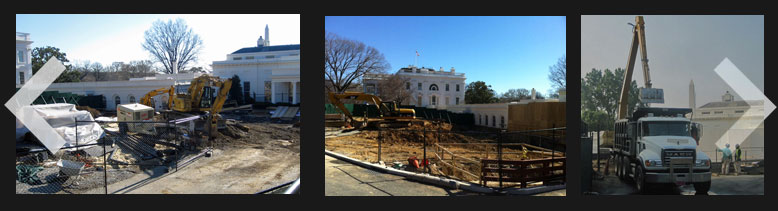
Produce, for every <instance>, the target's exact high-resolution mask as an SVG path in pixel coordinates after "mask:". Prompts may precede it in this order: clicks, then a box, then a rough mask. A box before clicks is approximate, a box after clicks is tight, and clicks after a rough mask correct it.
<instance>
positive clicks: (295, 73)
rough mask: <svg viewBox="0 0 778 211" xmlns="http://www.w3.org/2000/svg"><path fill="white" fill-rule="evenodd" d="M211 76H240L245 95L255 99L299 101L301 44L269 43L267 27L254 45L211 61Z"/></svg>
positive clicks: (296, 102) (272, 101)
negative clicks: (222, 58)
mask: <svg viewBox="0 0 778 211" xmlns="http://www.w3.org/2000/svg"><path fill="white" fill-rule="evenodd" d="M212 68H213V75H215V76H219V77H221V78H232V77H233V76H234V75H237V76H238V77H240V80H241V88H242V89H243V94H244V96H250V97H252V98H254V100H255V101H256V102H270V103H290V104H298V103H300V45H299V44H295V45H270V28H269V26H267V25H265V35H264V36H259V39H257V46H254V47H246V48H241V49H239V50H237V51H235V52H232V53H231V54H228V55H227V60H224V61H214V62H213V65H212Z"/></svg>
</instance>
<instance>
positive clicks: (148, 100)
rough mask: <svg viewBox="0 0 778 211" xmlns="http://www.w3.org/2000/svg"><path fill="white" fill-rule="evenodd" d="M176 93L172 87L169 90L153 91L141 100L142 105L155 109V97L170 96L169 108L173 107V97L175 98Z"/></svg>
mask: <svg viewBox="0 0 778 211" xmlns="http://www.w3.org/2000/svg"><path fill="white" fill-rule="evenodd" d="M175 91H176V89H175V88H174V87H173V86H170V87H169V88H159V89H155V90H152V91H150V92H149V93H146V95H144V96H143V98H141V99H140V104H143V105H146V106H148V107H152V108H154V104H155V103H154V96H157V95H162V94H168V102H167V108H170V107H171V105H173V96H175Z"/></svg>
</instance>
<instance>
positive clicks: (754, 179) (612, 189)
mask: <svg viewBox="0 0 778 211" xmlns="http://www.w3.org/2000/svg"><path fill="white" fill-rule="evenodd" d="M592 190H593V191H595V192H598V193H599V194H600V195H638V194H640V193H638V190H637V189H636V188H635V185H634V183H633V182H630V181H621V180H619V179H618V178H616V176H613V175H609V176H606V177H605V178H604V179H602V180H595V181H594V182H593V184H592ZM648 194H649V195H695V194H696V192H695V191H694V186H692V185H685V186H681V187H678V186H675V185H666V186H660V187H653V188H652V189H650V190H649V192H648ZM708 195H764V175H740V176H733V175H727V176H713V177H712V180H711V187H710V191H708Z"/></svg>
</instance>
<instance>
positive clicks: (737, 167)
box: [735, 144, 741, 176]
mask: <svg viewBox="0 0 778 211" xmlns="http://www.w3.org/2000/svg"><path fill="white" fill-rule="evenodd" d="M740 155H741V151H740V144H735V176H737V175H738V174H740V159H741V158H740Z"/></svg>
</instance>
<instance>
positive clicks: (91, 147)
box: [16, 118, 208, 194]
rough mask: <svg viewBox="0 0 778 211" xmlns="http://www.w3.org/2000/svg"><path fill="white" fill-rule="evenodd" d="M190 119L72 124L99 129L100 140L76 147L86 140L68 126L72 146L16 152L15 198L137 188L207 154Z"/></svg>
mask: <svg viewBox="0 0 778 211" xmlns="http://www.w3.org/2000/svg"><path fill="white" fill-rule="evenodd" d="M195 120H197V118H189V119H182V120H177V121H170V122H149V121H137V122H133V121H122V122H118V121H80V120H77V121H76V123H75V124H76V125H83V124H95V123H97V124H99V125H100V127H101V128H102V130H103V135H102V136H101V137H100V138H99V139H97V141H96V142H95V143H88V144H84V143H79V142H80V141H84V140H88V139H87V137H83V136H85V135H84V133H83V132H82V133H79V132H78V128H79V127H73V128H74V129H75V133H74V134H75V141H76V143H75V144H73V145H72V146H66V147H63V148H62V149H60V150H58V151H57V152H56V153H53V154H52V153H50V152H48V150H45V148H42V147H38V149H37V150H29V151H26V152H24V153H17V159H16V170H17V182H16V193H17V194H26V193H44V194H46V193H47V194H60V193H65V194H67V193H71V194H109V193H123V192H127V191H130V190H133V189H135V188H138V187H141V186H143V185H145V184H148V183H149V182H151V181H153V180H154V178H157V177H158V176H159V175H162V174H165V173H168V172H171V171H177V170H178V168H180V167H182V166H184V165H186V164H188V163H189V162H191V161H192V160H194V159H196V158H198V157H200V156H202V155H203V154H204V153H206V152H207V151H208V146H207V144H205V143H206V142H205V140H207V138H206V137H207V134H202V133H200V132H199V131H201V130H195V128H196V127H198V125H196V124H195ZM199 127H202V125H200V126H199ZM196 131H198V132H196ZM86 135H87V136H91V135H93V134H88V133H87V134H86ZM203 149H205V150H203Z"/></svg>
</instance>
